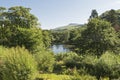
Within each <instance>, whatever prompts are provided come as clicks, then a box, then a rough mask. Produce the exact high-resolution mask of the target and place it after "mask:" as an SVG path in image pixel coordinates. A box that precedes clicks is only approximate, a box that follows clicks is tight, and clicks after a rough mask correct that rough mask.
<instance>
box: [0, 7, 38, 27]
mask: <svg viewBox="0 0 120 80" xmlns="http://www.w3.org/2000/svg"><path fill="white" fill-rule="evenodd" d="M5 10H6V8H4V7H0V13H1V15H0V17H1V18H2V20H0V25H3V24H4V25H5V26H6V25H7V24H6V20H7V21H8V22H9V24H8V25H16V26H18V25H19V27H24V28H31V27H36V26H37V25H38V19H37V17H35V16H34V15H33V14H31V13H30V10H31V9H30V8H25V7H23V6H15V7H10V8H9V9H7V10H6V11H5Z"/></svg>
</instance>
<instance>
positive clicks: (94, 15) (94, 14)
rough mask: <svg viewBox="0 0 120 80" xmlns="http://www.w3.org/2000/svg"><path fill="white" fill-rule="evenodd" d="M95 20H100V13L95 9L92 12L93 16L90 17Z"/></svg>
mask: <svg viewBox="0 0 120 80" xmlns="http://www.w3.org/2000/svg"><path fill="white" fill-rule="evenodd" d="M93 18H98V13H97V11H96V10H95V9H93V10H92V12H91V16H90V18H89V19H93Z"/></svg>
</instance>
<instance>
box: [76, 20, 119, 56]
mask: <svg viewBox="0 0 120 80" xmlns="http://www.w3.org/2000/svg"><path fill="white" fill-rule="evenodd" d="M87 26H88V27H87V29H86V30H84V31H83V32H82V33H81V38H79V43H78V46H79V50H80V51H81V53H83V54H84V53H93V54H96V55H101V54H102V53H104V52H105V51H107V50H111V51H114V50H115V49H116V48H117V44H119V40H118V37H117V34H116V32H115V30H114V29H113V28H112V27H111V24H110V23H109V22H107V21H104V20H99V19H92V20H90V21H89V23H88V25H87Z"/></svg>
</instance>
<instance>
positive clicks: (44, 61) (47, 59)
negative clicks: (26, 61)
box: [34, 51, 55, 73]
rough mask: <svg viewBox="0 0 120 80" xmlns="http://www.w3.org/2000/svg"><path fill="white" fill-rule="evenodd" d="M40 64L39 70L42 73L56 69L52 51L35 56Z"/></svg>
mask: <svg viewBox="0 0 120 80" xmlns="http://www.w3.org/2000/svg"><path fill="white" fill-rule="evenodd" d="M34 56H35V59H36V61H37V63H38V70H39V71H40V72H42V73H43V72H52V71H53V68H54V62H55V58H54V55H53V53H52V52H50V51H41V52H39V53H37V54H35V55H34Z"/></svg>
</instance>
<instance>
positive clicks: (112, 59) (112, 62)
mask: <svg viewBox="0 0 120 80" xmlns="http://www.w3.org/2000/svg"><path fill="white" fill-rule="evenodd" d="M94 74H95V76H96V77H97V78H100V77H109V78H110V79H114V78H119V77H120V55H116V54H113V53H112V52H106V53H105V54H103V55H102V56H101V57H100V58H99V60H98V62H97V63H96V65H95V71H94Z"/></svg>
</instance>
